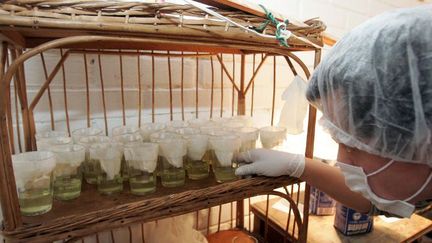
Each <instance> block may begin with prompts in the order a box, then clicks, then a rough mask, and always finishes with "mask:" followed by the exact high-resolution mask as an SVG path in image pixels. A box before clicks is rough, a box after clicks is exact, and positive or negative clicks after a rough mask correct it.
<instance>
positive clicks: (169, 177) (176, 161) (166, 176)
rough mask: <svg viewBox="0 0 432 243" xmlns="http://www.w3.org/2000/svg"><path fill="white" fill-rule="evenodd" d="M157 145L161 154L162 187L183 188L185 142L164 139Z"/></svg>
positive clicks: (177, 139) (175, 139)
mask: <svg viewBox="0 0 432 243" xmlns="http://www.w3.org/2000/svg"><path fill="white" fill-rule="evenodd" d="M158 144H159V148H160V150H161V152H162V163H161V168H160V176H161V182H162V186H164V187H178V186H183V185H184V183H185V170H184V167H183V164H184V160H185V157H186V153H187V147H186V141H185V140H184V139H183V138H166V139H161V140H160V141H159V142H158Z"/></svg>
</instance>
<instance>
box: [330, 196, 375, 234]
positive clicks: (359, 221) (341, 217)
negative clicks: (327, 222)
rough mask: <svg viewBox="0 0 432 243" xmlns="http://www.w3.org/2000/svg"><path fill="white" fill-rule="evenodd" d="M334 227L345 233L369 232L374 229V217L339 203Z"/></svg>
mask: <svg viewBox="0 0 432 243" xmlns="http://www.w3.org/2000/svg"><path fill="white" fill-rule="evenodd" d="M334 227H335V228H336V229H338V230H339V231H340V232H341V233H342V234H344V235H358V234H365V233H369V232H371V231H372V227H373V217H372V216H369V215H367V214H361V213H359V212H357V211H355V210H354V209H351V208H348V207H345V206H343V205H342V204H340V203H337V204H336V215H335V220H334Z"/></svg>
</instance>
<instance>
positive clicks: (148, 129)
mask: <svg viewBox="0 0 432 243" xmlns="http://www.w3.org/2000/svg"><path fill="white" fill-rule="evenodd" d="M165 128H166V125H165V124H163V123H145V124H143V125H142V126H141V129H140V133H141V136H142V138H143V141H144V142H150V135H151V134H153V133H155V132H159V131H161V130H163V129H165Z"/></svg>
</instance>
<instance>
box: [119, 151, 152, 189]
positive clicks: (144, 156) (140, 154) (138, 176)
mask: <svg viewBox="0 0 432 243" xmlns="http://www.w3.org/2000/svg"><path fill="white" fill-rule="evenodd" d="M158 150H159V145H158V144H157V143H142V144H137V143H134V144H127V145H125V148H124V155H125V159H126V163H127V166H128V174H129V185H130V190H131V193H132V194H134V195H147V194H149V193H152V192H154V191H155V190H156V173H155V171H156V166H157V159H158Z"/></svg>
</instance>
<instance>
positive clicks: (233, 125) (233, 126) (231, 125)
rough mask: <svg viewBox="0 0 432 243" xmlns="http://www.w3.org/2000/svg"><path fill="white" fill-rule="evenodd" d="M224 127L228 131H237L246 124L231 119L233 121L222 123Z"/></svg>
mask: <svg viewBox="0 0 432 243" xmlns="http://www.w3.org/2000/svg"><path fill="white" fill-rule="evenodd" d="M222 127H223V128H224V129H225V130H228V131H235V130H237V129H240V128H242V127H245V125H244V124H243V123H241V122H239V121H234V120H231V121H228V122H226V123H224V124H222Z"/></svg>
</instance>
